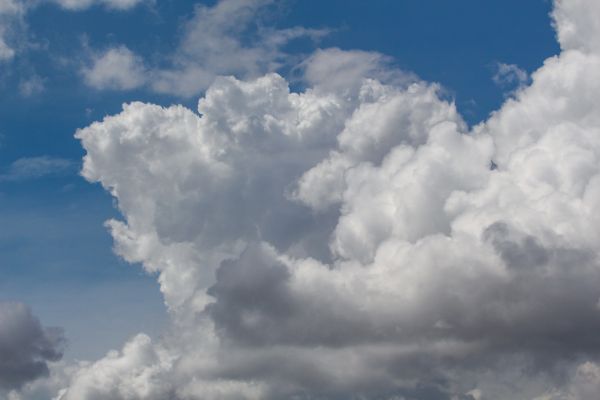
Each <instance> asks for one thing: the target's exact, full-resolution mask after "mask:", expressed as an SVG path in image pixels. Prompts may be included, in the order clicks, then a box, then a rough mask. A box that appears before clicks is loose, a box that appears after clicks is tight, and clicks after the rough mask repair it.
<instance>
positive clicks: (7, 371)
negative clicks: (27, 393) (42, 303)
mask: <svg viewBox="0 0 600 400" xmlns="http://www.w3.org/2000/svg"><path fill="white" fill-rule="evenodd" d="M64 342H65V339H64V337H63V333H62V330H60V329H58V328H45V327H43V326H42V325H41V324H40V321H39V320H38V319H37V318H36V317H35V316H33V315H32V313H31V311H30V310H29V308H28V307H27V306H25V305H24V304H21V303H0V394H1V391H2V389H4V390H10V389H15V388H19V387H21V386H22V385H24V384H25V383H27V382H30V381H33V380H35V379H38V378H40V377H43V376H47V375H48V374H49V363H52V362H55V361H58V360H60V359H61V358H62V348H63V346H64Z"/></svg>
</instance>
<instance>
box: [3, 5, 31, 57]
mask: <svg viewBox="0 0 600 400" xmlns="http://www.w3.org/2000/svg"><path fill="white" fill-rule="evenodd" d="M24 12H25V6H24V4H23V2H22V1H19V0H0V62H7V61H10V60H12V59H13V58H14V56H15V54H16V49H15V47H16V46H18V41H19V40H18V38H16V37H15V36H18V33H19V32H20V31H21V30H22V29H23V26H22V19H23V15H24Z"/></svg>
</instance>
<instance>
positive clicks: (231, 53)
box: [84, 0, 326, 97]
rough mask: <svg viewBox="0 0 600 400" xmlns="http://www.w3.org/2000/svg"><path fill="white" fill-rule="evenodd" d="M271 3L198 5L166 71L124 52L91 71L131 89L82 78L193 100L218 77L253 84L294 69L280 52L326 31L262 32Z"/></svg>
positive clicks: (100, 60)
mask: <svg viewBox="0 0 600 400" xmlns="http://www.w3.org/2000/svg"><path fill="white" fill-rule="evenodd" d="M272 3H273V1H272V0H220V1H218V2H217V3H216V4H214V5H213V6H206V5H202V4H197V5H196V7H195V9H194V15H193V16H192V18H191V19H190V20H189V21H187V22H186V23H185V25H184V27H183V35H182V39H181V41H180V43H179V44H178V46H177V47H176V49H175V50H174V51H173V53H172V54H166V55H163V59H166V60H168V61H167V62H166V63H165V64H166V66H164V65H160V66H152V65H148V66H147V69H146V68H144V67H143V65H144V61H143V60H142V59H141V57H140V56H138V55H135V54H133V53H132V52H131V51H129V50H128V49H126V48H125V47H123V46H121V47H118V48H115V49H111V50H109V52H108V53H106V54H105V57H96V58H95V59H94V60H93V62H92V63H91V66H90V67H88V68H87V70H89V71H93V70H96V69H100V70H102V71H104V70H109V71H110V73H107V75H108V76H110V77H115V80H118V81H119V82H122V81H126V82H128V84H127V85H118V84H113V85H110V84H107V83H106V82H105V80H106V79H101V82H100V83H99V82H97V81H94V80H90V79H89V78H88V77H89V74H88V73H86V74H84V76H85V78H86V79H85V81H86V83H87V84H88V85H90V86H92V87H95V88H112V89H118V88H120V89H130V88H132V87H138V86H141V85H144V84H145V85H147V86H148V88H149V89H150V90H153V91H155V92H159V93H168V94H174V95H177V96H181V97H190V96H194V95H198V94H200V93H202V92H203V91H204V90H206V88H208V87H209V85H210V84H212V82H213V81H214V80H215V78H216V77H217V76H222V75H233V76H236V77H238V78H252V77H258V76H260V75H262V74H264V73H267V72H270V71H275V70H277V69H278V68H280V67H282V66H283V65H285V64H286V63H290V56H289V55H287V54H286V53H285V52H283V51H282V50H281V49H282V47H283V46H285V45H286V44H288V43H289V42H290V41H292V40H294V39H298V38H306V37H308V38H312V39H317V38H319V37H321V36H323V35H324V34H326V31H323V30H312V29H306V28H302V27H294V28H288V29H271V28H266V27H264V26H262V24H261V22H260V21H261V20H262V13H263V12H265V9H267V8H268V7H269V6H270V5H272ZM109 56H111V57H109ZM117 56H118V57H117ZM87 70H86V71H87ZM102 75H104V74H102ZM122 75H126V78H125V77H123V76H122ZM117 77H118V78H117ZM109 81H110V80H109Z"/></svg>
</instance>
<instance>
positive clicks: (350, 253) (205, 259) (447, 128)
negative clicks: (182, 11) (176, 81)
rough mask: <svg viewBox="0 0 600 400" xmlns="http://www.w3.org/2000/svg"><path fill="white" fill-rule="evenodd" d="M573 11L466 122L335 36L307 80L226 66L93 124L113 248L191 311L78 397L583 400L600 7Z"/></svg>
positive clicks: (593, 294)
mask: <svg viewBox="0 0 600 400" xmlns="http://www.w3.org/2000/svg"><path fill="white" fill-rule="evenodd" d="M219 4H220V6H221V7H224V6H225V5H229V6H231V7H233V8H234V9H236V10H238V8H236V7H239V6H240V3H235V2H223V3H219ZM566 4H567V3H566V2H562V1H559V2H558V3H557V6H556V7H557V11H556V12H555V15H557V24H558V31H559V36H560V37H561V40H562V44H563V47H564V48H565V51H564V52H563V53H561V54H560V55H559V56H556V57H553V58H550V59H548V60H547V61H546V62H545V64H544V66H542V67H541V68H540V69H539V70H538V71H536V72H535V73H534V74H533V75H532V77H531V79H532V84H531V86H529V87H526V88H523V89H522V90H520V91H519V92H518V93H517V94H516V95H515V97H514V98H511V99H509V100H507V102H506V103H505V104H504V105H503V107H502V108H501V109H500V110H498V111H497V112H496V113H495V114H494V115H493V116H492V117H491V118H490V119H489V120H488V121H486V122H484V123H482V124H481V125H479V126H477V127H476V128H475V129H473V130H472V131H469V130H468V128H467V127H466V125H465V124H464V122H463V121H462V119H461V117H460V115H459V114H458V113H457V111H456V108H455V107H454V105H453V104H452V103H450V102H448V101H446V100H444V99H443V98H441V96H439V94H438V93H439V88H438V87H437V86H436V85H431V84H427V83H425V82H421V81H416V80H414V79H412V80H410V79H409V80H408V81H403V80H401V83H398V81H396V80H394V79H391V80H390V81H389V82H385V78H386V77H387V76H389V75H388V74H387V73H386V71H385V68H384V67H383V65H385V58H384V57H382V56H379V55H377V54H372V53H362V52H350V53H344V52H341V51H340V50H330V51H329V52H320V53H317V54H316V55H315V56H314V57H313V58H312V59H311V61H310V62H309V63H308V64H307V65H305V66H304V68H305V74H306V76H307V77H308V80H309V81H311V82H312V84H313V85H314V87H312V88H309V89H307V90H306V91H304V92H302V93H292V92H290V90H289V87H288V83H287V82H286V81H285V80H284V79H283V78H282V77H280V76H279V75H276V74H268V75H266V76H263V77H260V78H257V79H249V80H245V81H241V80H237V79H235V78H233V77H229V78H218V79H216V81H215V82H214V83H213V84H211V85H210V86H209V87H208V89H207V91H206V94H205V96H204V97H203V98H202V99H201V100H200V102H199V107H198V113H196V112H194V111H192V110H189V109H187V108H185V107H182V106H171V107H167V108H163V107H160V106H157V105H151V104H144V103H132V104H128V105H125V106H124V108H123V111H122V112H121V113H120V114H118V115H114V116H110V117H106V118H105V119H104V120H103V121H101V122H96V123H94V124H92V125H90V126H89V127H87V128H84V129H82V130H79V131H78V132H77V137H78V138H79V139H80V140H81V141H82V145H83V146H84V148H85V149H86V151H87V155H86V157H85V160H84V167H83V175H84V176H85V177H86V178H87V179H88V180H90V181H92V182H100V183H101V184H102V185H103V186H104V187H105V188H106V189H107V190H109V191H110V192H111V193H112V195H113V196H114V197H115V198H116V199H117V201H118V206H119V209H120V211H121V212H122V214H123V216H124V219H123V221H116V220H111V221H109V222H108V223H107V225H108V227H109V228H110V230H111V233H112V235H113V238H114V240H115V249H116V251H117V252H118V253H119V254H120V255H121V256H122V257H123V258H124V259H126V260H127V261H130V262H140V263H142V265H143V266H144V268H145V269H146V270H147V271H150V272H154V273H156V274H157V275H158V280H159V282H160V285H161V290H162V292H163V294H164V296H165V301H166V304H167V306H168V307H169V310H170V313H171V315H172V318H173V326H172V329H171V330H170V331H169V332H167V333H166V334H165V336H164V338H163V339H161V340H158V341H157V342H156V343H152V342H151V341H150V340H149V339H148V338H147V337H146V336H138V337H136V338H134V339H133V340H132V341H130V342H129V343H128V344H127V345H126V346H125V348H124V350H123V352H120V353H119V352H116V353H110V354H109V355H108V356H107V357H106V358H104V359H102V360H99V361H98V362H96V363H92V364H87V365H84V366H82V367H80V368H79V369H78V370H77V371H76V372H74V373H73V375H72V377H71V381H70V384H68V385H67V386H66V387H65V388H64V390H63V391H62V393H61V395H60V399H61V400H72V399H83V400H86V399H103V398H111V399H112V398H115V399H119V400H120V399H142V398H146V399H154V398H165V397H169V398H175V399H213V398H214V399H281V398H293V397H294V396H295V398H301V399H302V398H306V399H310V398H324V399H337V398H365V399H374V398H389V399H393V398H395V399H398V398H405V399H417V400H424V399H431V398H436V399H438V398H439V399H477V398H480V399H489V400H496V399H506V398H515V397H520V398H531V399H533V398H544V397H543V396H545V398H548V399H552V397H550V396H562V397H564V398H567V399H569V400H587V397H586V396H589V393H594V391H595V390H596V385H597V381H598V379H597V375H598V373H597V364H598V361H600V344H599V342H598V340H597V337H596V336H597V332H598V329H600V313H599V312H598V309H597V304H598V299H599V298H600V265H599V264H598V260H599V256H600V254H599V253H598V249H600V228H599V227H600V220H599V219H600V209H599V206H598V205H599V204H600V139H599V138H600V101H599V97H598V93H600V88H599V87H598V85H600V83H598V82H600V54H599V53H598V51H600V49H598V48H597V47H596V46H595V44H594V42H595V41H596V36H595V33H596V32H595V31H594V29H593V26H594V25H593V24H592V25H590V26H591V27H590V26H588V27H587V28H585V29H579V23H580V22H579V21H580V20H581V18H583V20H582V21H583V22H581V24H583V26H585V24H586V23H590V21H589V19H586V18H587V17H585V14H586V13H588V14H589V13H591V12H593V10H594V9H595V7H596V6H595V5H594V4H596V3H595V2H594V1H593V0H588V1H575V2H573V3H570V4H569V5H568V6H567V5H566ZM201 10H203V11H201V12H200V13H199V14H198V15H202V13H210V12H215V11H214V9H210V10H212V11H210V10H209V9H201ZM236 12H237V11H236ZM224 15H225V14H224ZM586 21H587V22H586ZM571 25H573V26H575V27H576V28H573V29H571V28H569V26H571ZM569 29H570V30H569ZM572 32H575V33H572ZM588 34H589V35H591V36H589V37H588V36H586V35H588ZM567 47H568V49H567ZM190 51H191V52H192V53H193V51H192V50H190ZM333 54H335V55H336V56H337V57H336V59H334V58H332V57H330V56H331V55H333ZM340 60H341V62H339V61H340ZM382 61H383V62H382ZM223 65H227V63H226V62H225V63H224V64H223ZM311 68H312V70H311ZM337 74H339V75H340V79H339V81H337V82H336V81H335V78H337ZM393 75H394V74H393V73H392V76H393ZM400 76H402V75H400ZM332 80H333V82H332V84H330V85H329V83H330V81H332ZM381 80H384V82H381ZM346 82H347V83H346ZM348 84H352V85H354V88H352V90H347V89H348V87H347V85H348ZM492 162H493V163H494V164H495V165H496V168H491V165H492ZM572 371H576V372H572ZM569 374H570V375H569ZM561 375H562V376H571V378H570V379H566V380H560V379H558V378H557V376H561ZM569 396H570V397H569ZM559 398H560V397H559Z"/></svg>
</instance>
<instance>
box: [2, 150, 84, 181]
mask: <svg viewBox="0 0 600 400" xmlns="http://www.w3.org/2000/svg"><path fill="white" fill-rule="evenodd" d="M76 167H77V164H76V163H75V162H73V161H72V160H67V159H64V158H57V157H50V156H39V157H23V158H19V159H18V160H16V161H14V162H13V163H12V164H11V165H10V166H9V167H8V168H7V169H6V171H5V172H4V173H3V174H0V181H13V182H15V181H26V180H30V179H39V178H43V177H46V176H57V175H62V174H66V173H72V172H74V171H75V170H76Z"/></svg>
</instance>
